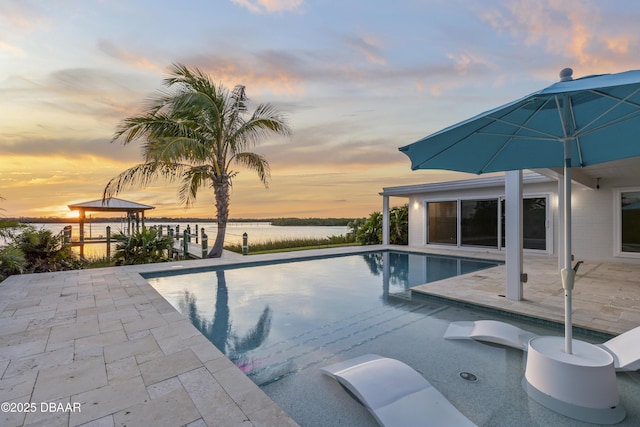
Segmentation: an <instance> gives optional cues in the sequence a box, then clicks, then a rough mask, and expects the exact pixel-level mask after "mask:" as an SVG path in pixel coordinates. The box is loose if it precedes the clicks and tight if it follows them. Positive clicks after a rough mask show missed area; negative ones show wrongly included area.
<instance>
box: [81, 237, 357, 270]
mask: <svg viewBox="0 0 640 427" xmlns="http://www.w3.org/2000/svg"><path fill="white" fill-rule="evenodd" d="M356 245H358V243H356V242H355V240H354V239H351V238H348V237H347V236H331V237H327V238H324V239H320V238H296V239H282V240H265V241H263V242H260V243H255V244H250V245H249V255H257V254H269V253H277V252H294V251H303V250H308V249H324V248H338V247H343V246H356ZM224 248H225V249H226V250H229V251H232V252H236V253H239V254H241V253H242V245H241V244H237V245H226V246H225V247H224ZM114 266H116V262H115V260H114V259H113V258H107V257H106V256H103V257H92V258H89V259H88V260H87V265H86V268H103V267H114Z"/></svg>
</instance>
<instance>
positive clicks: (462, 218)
mask: <svg viewBox="0 0 640 427" xmlns="http://www.w3.org/2000/svg"><path fill="white" fill-rule="evenodd" d="M510 174H513V172H507V173H505V174H504V175H500V176H492V177H478V178H474V179H469V180H461V181H453V182H443V183H432V184H418V185H409V186H401V187H387V188H384V189H383V191H382V192H381V193H380V195H381V196H382V197H383V216H386V217H387V218H388V209H389V199H390V198H391V197H394V198H398V197H400V198H404V199H406V200H408V204H409V246H410V247H420V248H424V247H437V248H455V249H459V250H468V251H469V252H470V254H471V253H473V252H476V253H479V252H487V251H496V252H500V251H505V250H506V248H507V247H508V246H509V244H508V242H509V240H508V238H507V236H508V235H509V234H512V233H509V232H507V230H508V227H507V223H508V219H509V217H512V218H516V220H517V219H518V217H519V215H520V212H518V209H519V208H518V207H517V203H516V204H515V205H513V202H512V204H510V203H509V202H508V199H509V197H505V188H507V189H508V187H509V186H508V183H509V179H510V178H508V177H509V176H510ZM517 174H521V173H520V172H517ZM521 176H522V184H521V186H520V185H519V184H518V182H517V181H518V178H517V176H516V177H515V178H511V180H512V183H515V184H512V188H517V189H519V190H520V191H521V194H522V200H523V203H522V207H521V209H522V210H521V215H522V222H521V224H522V225H521V227H522V246H523V248H524V249H523V250H524V251H525V252H530V253H538V254H545V255H548V256H558V257H559V259H562V253H563V248H562V247H561V246H562V240H563V239H562V236H563V227H564V219H563V216H564V214H563V208H562V206H561V203H559V200H561V199H559V196H561V195H562V191H563V189H562V171H555V170H551V169H541V170H536V171H532V172H529V173H526V174H521ZM572 178H573V185H572V215H571V218H572V234H573V238H572V241H573V247H572V252H573V255H574V258H575V259H576V260H585V261H586V260H589V261H608V262H632V263H640V158H632V159H625V160H620V161H615V162H609V163H605V164H602V165H595V166H590V167H588V168H583V169H574V173H573V175H572ZM505 184H506V185H505ZM507 193H508V190H507ZM514 194H519V193H518V192H517V191H516V192H515V193H514ZM513 198H514V197H512V199H513ZM515 198H516V199H517V198H518V197H517V196H516V197H515ZM514 206H515V207H514ZM516 222H519V221H516ZM385 225H386V227H387V229H386V230H385V234H384V236H385V237H386V236H388V222H385ZM515 230H517V228H516V229H515ZM516 233H517V231H516ZM514 246H517V241H516V244H514ZM505 253H506V254H508V252H506V251H505ZM507 263H509V260H508V259H507ZM560 264H561V263H559V265H560Z"/></svg>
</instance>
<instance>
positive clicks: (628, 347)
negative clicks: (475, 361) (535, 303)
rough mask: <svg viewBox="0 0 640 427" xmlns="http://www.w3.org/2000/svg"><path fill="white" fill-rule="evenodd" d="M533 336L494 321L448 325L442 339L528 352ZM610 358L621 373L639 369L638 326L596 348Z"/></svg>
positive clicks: (639, 335) (639, 328)
mask: <svg viewBox="0 0 640 427" xmlns="http://www.w3.org/2000/svg"><path fill="white" fill-rule="evenodd" d="M534 337H537V335H536V334H534V333H532V332H529V331H526V330H524V329H521V328H518V327H517V326H514V325H511V324H509V323H505V322H500V321H497V320H476V321H475V322H471V321H462V322H451V323H450V324H449V327H448V328H447V330H446V331H445V333H444V338H446V339H449V340H452V339H473V340H476V341H486V342H490V343H494V344H500V345H504V346H508V347H513V348H517V349H520V350H523V351H527V349H528V344H529V340H530V339H531V338H534ZM598 345H599V346H600V347H602V348H603V349H605V350H606V351H608V352H609V353H610V354H611V355H612V356H613V361H614V366H615V368H616V369H617V370H620V371H635V370H638V369H640V326H638V327H637V328H634V329H631V330H630V331H627V332H624V333H622V334H620V335H618V336H617V337H615V338H612V339H610V340H609V341H607V342H604V343H602V344H598Z"/></svg>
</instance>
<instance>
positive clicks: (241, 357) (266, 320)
mask: <svg viewBox="0 0 640 427" xmlns="http://www.w3.org/2000/svg"><path fill="white" fill-rule="evenodd" d="M216 279H217V282H218V286H217V292H216V309H215V313H214V314H213V319H212V320H211V321H208V320H207V319H204V318H203V317H202V316H201V315H200V313H199V312H198V306H197V298H196V296H195V295H194V294H192V293H191V292H189V291H187V290H185V291H184V296H183V299H181V300H180V301H179V307H180V311H181V312H182V313H183V314H184V315H186V316H188V317H189V320H190V321H191V323H193V325H194V326H195V327H196V328H197V329H198V330H199V331H200V332H201V333H202V334H203V335H204V336H205V337H207V338H208V339H209V341H211V342H212V343H213V344H214V345H215V346H216V347H217V348H218V349H219V350H220V351H221V352H223V353H224V354H225V355H226V356H227V357H228V358H229V359H230V360H231V361H232V362H233V363H234V364H235V365H236V366H238V367H239V368H240V369H241V370H242V371H243V372H244V373H245V374H247V376H249V377H255V376H257V375H258V374H259V373H260V371H261V369H258V366H256V363H255V362H254V361H253V360H252V359H250V358H248V357H247V353H248V352H249V351H251V350H255V349H257V348H258V347H260V346H261V345H262V344H263V343H264V342H265V340H266V339H267V337H268V336H269V330H270V329H271V308H269V306H268V305H267V306H265V308H264V310H263V311H262V314H261V315H260V318H259V319H258V321H257V322H256V325H255V326H254V327H253V328H251V329H249V331H248V332H247V333H246V334H245V335H244V336H242V337H240V336H238V335H237V334H236V333H235V332H234V331H233V330H232V327H231V319H230V313H229V294H228V291H227V282H226V280H225V276H224V271H222V270H220V271H216Z"/></svg>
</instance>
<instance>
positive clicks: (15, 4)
mask: <svg viewBox="0 0 640 427" xmlns="http://www.w3.org/2000/svg"><path fill="white" fill-rule="evenodd" d="M2 21H4V22H5V24H6V26H10V27H13V28H14V29H18V30H22V31H24V30H27V31H29V30H31V29H33V28H38V27H42V26H43V25H44V23H45V21H46V20H45V13H44V11H43V10H42V9H41V8H40V7H39V5H38V3H37V2H27V1H20V0H14V1H11V0H9V1H3V2H1V3H0V22H2Z"/></svg>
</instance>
